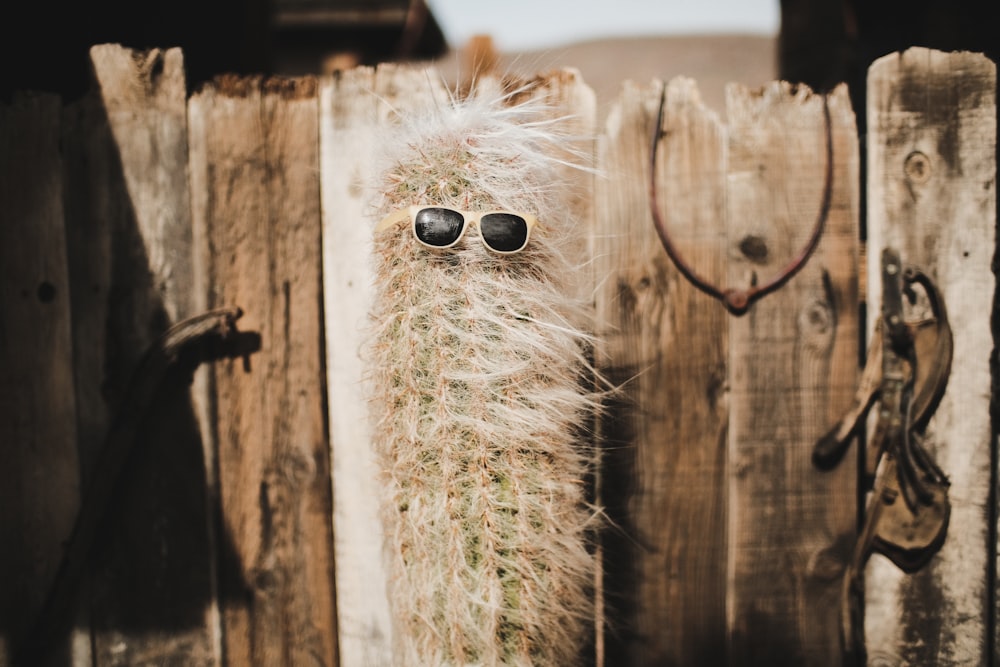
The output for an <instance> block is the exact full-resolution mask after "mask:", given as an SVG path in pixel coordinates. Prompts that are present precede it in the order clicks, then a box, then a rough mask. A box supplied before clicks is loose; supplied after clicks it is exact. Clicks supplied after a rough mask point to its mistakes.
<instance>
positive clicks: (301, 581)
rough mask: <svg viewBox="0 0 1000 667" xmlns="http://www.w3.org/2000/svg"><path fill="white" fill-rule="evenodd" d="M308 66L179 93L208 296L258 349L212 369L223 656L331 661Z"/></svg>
mask: <svg viewBox="0 0 1000 667" xmlns="http://www.w3.org/2000/svg"><path fill="white" fill-rule="evenodd" d="M316 91H317V85H316V81H315V79H312V78H303V79H290V80H268V81H263V82H262V81H261V80H260V79H259V78H246V79H240V78H236V77H226V78H224V79H222V80H219V81H217V82H216V83H215V84H211V85H208V86H206V87H205V88H204V89H203V90H201V91H200V92H199V93H198V94H196V95H195V96H193V97H192V98H191V100H190V102H189V118H190V143H191V181H192V191H193V192H192V200H193V204H194V216H195V227H196V230H197V234H196V237H197V238H198V239H199V242H203V243H205V244H206V245H205V247H204V248H202V249H201V253H202V255H201V256H202V261H205V262H206V266H205V270H204V276H205V279H206V280H207V285H208V286H209V294H208V296H207V298H208V305H209V306H211V307H218V306H223V305H227V306H228V305H238V306H240V307H242V308H243V310H244V312H245V316H244V318H243V319H242V320H241V321H240V328H241V329H242V330H244V331H248V332H257V333H259V335H260V337H261V349H260V350H259V351H258V352H256V353H253V354H250V355H249V357H248V358H247V359H246V360H233V361H223V362H219V363H217V364H216V365H215V367H214V391H213V398H214V401H215V408H214V413H215V415H216V419H217V421H216V433H217V443H218V444H217V447H218V454H217V455H218V476H219V498H220V503H221V510H222V514H221V516H222V519H221V522H222V525H221V526H220V531H221V532H222V536H221V538H220V540H219V541H220V544H219V549H220V550H221V554H220V558H221V564H220V582H219V597H220V601H219V604H220V607H221V622H222V633H223V645H224V651H225V656H226V661H227V663H229V664H234V665H236V664H238V665H262V666H263V665H275V664H295V665H299V664H319V665H335V664H337V648H336V636H335V634H334V628H335V626H336V621H335V611H334V582H333V547H332V544H333V537H332V534H331V526H330V512H331V498H330V485H329V476H330V470H329V458H328V457H329V443H328V441H327V435H326V430H325V426H326V425H325V420H324V414H323V410H324V406H323V397H324V391H323V380H324V378H323V356H322V345H323V342H322V317H321V310H322V303H321V298H322V297H321V295H320V288H321V278H320V270H321V262H320V192H319V130H318V125H317V122H318V117H319V106H318V98H317V94H316Z"/></svg>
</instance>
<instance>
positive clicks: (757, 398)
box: [726, 82, 859, 665]
mask: <svg viewBox="0 0 1000 667" xmlns="http://www.w3.org/2000/svg"><path fill="white" fill-rule="evenodd" d="M727 110H728V120H729V142H728V151H729V163H728V167H727V179H728V188H727V195H726V197H727V218H728V237H727V241H726V259H727V264H728V273H727V276H726V278H727V280H728V282H729V284H730V285H732V286H734V287H746V286H747V285H749V284H750V281H751V276H752V274H753V273H754V272H756V274H757V277H758V281H759V282H761V283H763V282H764V281H767V280H770V278H771V277H772V276H773V275H774V274H775V272H777V271H778V270H779V269H780V268H782V267H783V266H784V265H786V264H787V263H788V262H789V261H790V260H791V259H792V257H794V256H795V255H796V254H797V253H798V252H799V251H800V249H801V248H802V247H803V246H804V245H805V243H806V240H807V239H808V238H809V235H810V234H811V232H812V228H813V226H814V224H815V221H816V218H817V214H818V212H819V210H820V202H821V197H822V191H823V180H824V173H825V169H826V159H825V136H824V135H825V132H824V124H823V111H822V97H821V96H819V95H813V94H812V93H811V92H810V91H808V89H805V88H792V87H791V86H789V85H788V84H783V83H780V82H775V83H771V84H767V85H766V86H764V87H763V88H761V89H759V90H748V89H746V88H744V87H742V86H736V85H733V86H730V88H729V89H728V105H727ZM830 112H831V118H832V123H833V128H834V147H833V151H834V184H833V193H832V194H833V198H832V205H831V209H830V214H829V218H828V220H827V222H826V229H825V231H824V234H823V237H822V239H821V242H820V245H819V246H818V248H817V249H816V252H815V253H814V254H813V256H812V257H811V258H810V259H809V262H808V264H807V265H806V266H805V268H804V269H803V270H802V271H801V272H800V273H798V274H797V275H796V276H795V277H794V278H793V279H792V280H791V281H790V282H789V283H788V284H786V285H785V286H784V287H782V288H781V289H780V290H779V291H777V292H775V293H773V294H771V295H769V296H766V297H765V298H763V299H762V300H761V301H758V302H757V304H756V305H755V306H753V308H752V309H751V310H750V312H749V313H748V314H746V315H745V316H744V317H742V318H736V319H732V320H730V333H729V341H730V347H729V391H730V393H729V400H730V410H731V411H730V422H729V424H730V427H729V439H728V441H729V455H728V456H729V480H730V488H729V498H728V503H729V527H730V528H729V544H728V546H729V591H728V596H729V597H728V617H729V621H728V625H729V632H730V635H731V641H732V645H731V647H730V650H731V653H730V659H731V663H732V664H803V665H806V664H807V665H840V664H841V657H840V655H841V654H840V641H839V636H838V628H839V625H838V620H839V616H838V613H839V598H840V595H839V592H840V581H841V575H842V573H843V569H844V567H845V564H846V562H847V560H848V558H849V554H850V549H851V546H852V544H853V539H854V533H855V517H856V499H855V498H856V497H855V479H856V467H855V466H854V465H852V461H853V458H852V457H851V456H848V457H847V458H846V459H845V461H844V462H843V463H841V465H840V466H838V467H837V468H836V469H835V470H833V471H830V472H821V471H819V470H817V469H815V468H814V467H813V465H812V462H811V454H812V447H813V443H814V442H815V441H816V439H817V438H819V437H820V436H821V435H822V434H823V433H824V432H826V430H827V429H828V427H829V426H830V424H831V423H833V422H834V421H835V420H836V419H838V418H839V417H840V414H841V412H842V411H843V410H845V409H846V408H847V407H848V405H849V404H850V402H851V398H852V396H853V394H854V390H855V381H856V378H857V368H858V364H857V359H858V351H857V339H858V333H857V329H858V312H857V299H858V282H857V275H858V272H857V256H858V251H857V244H858V210H859V209H858V207H859V196H858V186H857V178H858V152H857V139H856V130H855V124H854V115H853V112H852V111H851V107H850V102H849V100H848V97H847V90H846V88H845V87H839V88H837V89H836V90H835V91H834V93H833V94H832V95H831V97H830ZM751 240H752V241H753V242H751ZM748 248H749V249H751V250H753V249H755V251H751V252H746V251H745V249H748ZM763 250H766V253H765V252H762V251H763Z"/></svg>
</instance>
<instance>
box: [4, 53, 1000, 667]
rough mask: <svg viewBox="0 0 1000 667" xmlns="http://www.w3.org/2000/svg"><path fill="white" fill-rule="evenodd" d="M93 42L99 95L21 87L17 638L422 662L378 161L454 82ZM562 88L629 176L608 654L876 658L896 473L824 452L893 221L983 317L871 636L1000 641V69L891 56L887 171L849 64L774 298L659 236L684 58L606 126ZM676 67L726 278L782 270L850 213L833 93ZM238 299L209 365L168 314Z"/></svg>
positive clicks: (8, 611)
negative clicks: (948, 511) (704, 77)
mask: <svg viewBox="0 0 1000 667" xmlns="http://www.w3.org/2000/svg"><path fill="white" fill-rule="evenodd" d="M91 57H92V62H93V70H94V73H95V87H94V91H93V94H92V95H90V96H88V97H87V98H85V99H83V100H80V101H78V102H74V103H72V104H69V105H63V103H62V102H61V101H60V100H59V99H57V98H54V97H50V96H46V95H33V94H27V93H26V94H24V95H20V96H17V97H15V99H14V100H12V101H11V102H9V103H4V104H0V270H2V274H3V283H2V291H0V318H2V320H0V369H2V373H0V545H2V547H0V591H2V595H0V665H5V664H13V656H14V654H15V652H16V651H17V650H18V647H21V646H36V647H38V646H40V647H42V649H43V650H41V651H40V652H36V653H35V654H34V657H33V658H32V663H31V664H74V665H100V666H104V665H137V664H160V665H162V664H177V665H181V664H183V665H222V664H225V665H269V666H270V665H278V664H287V665H312V664H316V665H336V664H340V665H344V666H345V667H355V666H363V665H388V664H390V658H389V656H390V652H389V645H390V636H391V629H390V627H389V608H388V601H387V600H386V596H385V588H384V585H385V573H384V571H383V569H382V561H381V553H380V548H381V534H380V527H379V521H378V517H377V513H376V500H375V491H374V488H375V482H374V464H373V461H372V458H371V453H370V450H369V444H368V424H367V420H366V418H365V404H364V400H363V393H362V391H361V389H360V387H361V382H362V374H363V368H362V363H361V360H360V357H359V355H358V351H359V347H360V345H361V342H362V335H363V329H364V321H365V318H366V316H367V312H368V304H369V300H370V293H371V292H370V289H371V288H370V282H371V278H370V275H369V273H368V271H369V267H368V264H367V255H368V248H369V231H368V230H369V229H370V225H369V224H368V223H367V221H366V219H365V216H364V211H365V209H364V204H365V193H364V191H363V189H362V188H361V187H360V178H361V175H362V174H364V173H365V171H366V169H368V168H369V166H370V165H369V161H368V160H369V155H368V152H367V151H366V147H367V146H369V145H370V143H371V141H372V140H373V138H374V135H375V134H376V133H378V132H379V128H380V125H381V124H382V123H384V122H385V119H386V116H387V110H388V108H389V107H390V106H391V107H396V108H406V107H407V105H409V104H419V103H421V101H422V100H425V99H426V98H427V96H429V95H432V94H433V92H432V90H431V88H432V86H430V85H429V83H430V81H431V80H432V77H428V76H427V75H426V74H425V73H423V72H420V71H417V70H413V69H406V68H398V67H390V66H384V67H381V68H379V69H378V70H377V71H376V70H371V69H365V68H361V69H357V70H352V71H348V72H344V73H341V74H339V75H337V76H334V77H329V78H322V79H314V78H303V79H292V80H270V79H268V80H262V79H260V78H222V79H219V80H217V81H216V82H215V83H214V84H213V85H209V86H206V87H205V88H203V89H202V90H200V91H199V92H197V93H195V94H194V95H192V96H190V97H188V96H187V93H186V89H185V80H184V68H183V61H182V55H181V53H180V52H179V51H178V50H176V49H172V50H166V51H158V50H154V51H151V52H148V53H139V52H131V51H128V50H126V49H122V48H120V47H117V46H110V45H109V46H98V47H95V48H94V49H93V50H92V53H91ZM624 74H626V75H627V73H624ZM539 86H540V87H541V88H542V89H544V90H545V91H546V94H547V95H548V97H549V98H550V99H552V100H554V101H555V103H556V105H557V106H558V107H559V108H560V109H561V110H563V111H566V112H569V113H572V114H574V115H575V116H576V117H577V119H578V124H579V129H580V130H581V132H584V133H586V134H588V135H590V136H593V137H594V141H593V152H594V155H595V156H596V163H597V166H598V167H599V171H600V174H599V175H598V176H595V177H593V178H591V177H587V178H588V179H589V180H588V182H586V183H583V185H584V186H585V190H584V191H585V192H586V193H587V196H586V197H583V198H582V199H581V200H580V201H578V202H577V203H576V204H575V205H576V206H578V207H579V211H580V215H581V218H582V219H584V220H586V221H588V224H589V225H590V227H589V228H590V229H591V230H592V231H591V234H590V239H591V241H590V244H589V247H590V251H591V253H592V261H591V262H590V265H591V266H592V267H593V285H594V295H595V305H596V318H595V324H594V331H595V333H596V334H597V336H598V338H597V340H598V350H597V359H598V365H599V367H600V369H601V370H602V372H603V373H604V374H605V375H606V376H607V377H609V378H610V379H612V380H613V381H615V382H617V383H620V384H621V386H622V388H623V390H622V391H621V392H620V394H619V395H618V396H616V398H615V399H614V401H613V405H610V406H609V410H608V412H607V416H606V417H605V418H604V419H603V420H602V421H601V422H600V424H598V429H597V430H598V433H599V435H600V441H599V442H600V445H601V447H602V452H603V460H602V465H601V466H600V470H599V485H598V487H599V493H600V502H601V503H602V504H603V505H604V507H605V508H606V511H607V514H608V516H609V517H610V519H611V520H612V522H611V523H612V527H611V528H610V529H609V530H607V531H606V533H605V535H604V536H603V540H602V542H601V547H600V549H601V557H602V561H603V563H604V568H603V572H602V575H601V577H600V578H599V581H598V582H597V583H598V586H597V589H598V591H599V593H600V594H601V598H602V600H603V602H604V604H603V605H601V606H600V608H601V609H602V613H601V615H600V616H599V620H596V619H595V637H596V641H595V642H594V644H595V647H596V651H595V654H594V655H593V656H592V661H593V663H594V664H597V665H602V664H603V665H609V666H614V665H636V666H638V665H643V666H646V665H709V664H711V665H722V664H729V665H779V664H802V665H839V664H842V662H843V654H842V651H841V645H840V639H839V631H840V590H841V578H842V576H843V573H844V569H845V567H846V564H847V562H848V561H849V559H850V557H851V551H852V548H853V545H854V542H855V538H856V534H857V530H858V526H859V517H860V514H861V511H862V508H863V503H864V485H863V484H862V482H863V481H864V480H863V476H862V474H861V472H860V471H859V461H860V457H857V458H856V457H854V456H853V454H849V455H848V461H847V463H845V464H843V465H841V466H839V467H838V468H836V469H834V470H833V471H829V472H823V471H819V470H817V469H816V468H814V466H813V465H812V463H811V460H810V456H811V451H812V445H813V443H814V442H815V441H816V439H817V438H818V437H819V436H820V435H822V434H823V433H824V432H825V431H826V430H827V428H828V427H829V426H830V425H831V424H832V423H833V422H834V421H835V420H836V419H837V418H838V417H839V416H840V414H841V413H842V412H843V411H844V410H845V409H846V408H847V407H848V406H849V404H850V403H851V400H852V397H853V395H854V392H855V386H856V383H857V381H858V378H859V360H860V358H861V356H862V354H863V349H864V347H865V343H864V341H865V338H866V334H867V333H868V332H869V331H870V329H871V327H872V323H873V321H874V319H875V318H874V316H873V315H872V313H877V312H878V310H877V309H878V304H879V302H880V296H879V295H880V294H881V291H880V290H881V288H880V284H879V272H878V264H877V262H878V257H879V254H880V251H881V249H882V247H884V246H886V245H893V246H894V247H896V248H898V249H900V251H901V252H902V254H903V256H904V258H905V259H906V260H907V261H909V262H912V263H916V264H919V265H921V266H922V267H923V268H924V269H926V270H927V271H928V272H929V273H931V274H932V275H933V277H934V278H935V279H936V280H937V281H938V282H939V284H940V285H941V286H942V288H943V291H944V293H945V298H946V302H947V305H948V310H949V314H950V317H951V321H952V326H953V329H954V332H955V357H954V363H953V369H952V375H951V380H950V383H949V386H948V391H947V393H946V394H945V397H944V400H943V401H942V403H941V405H940V407H939V408H938V410H937V413H936V416H935V418H934V420H933V421H932V422H931V426H930V428H929V437H928V447H929V448H930V449H931V451H932V452H933V453H934V455H935V457H936V458H937V460H938V461H939V462H940V463H941V465H942V467H943V468H944V469H945V471H946V472H947V473H948V474H949V475H950V478H951V483H952V485H951V490H950V493H951V499H952V516H951V524H950V528H949V534H948V538H947V541H946V542H945V544H944V546H943V548H942V549H941V551H940V552H939V553H938V554H937V555H936V556H935V557H934V559H933V560H932V561H931V562H930V564H929V565H928V566H927V567H925V568H924V569H922V570H921V571H919V572H918V573H916V574H912V575H906V574H903V573H901V572H900V571H899V570H898V569H896V568H895V567H894V566H893V565H891V564H890V563H889V562H888V561H887V560H884V559H883V558H882V557H881V556H874V557H873V558H872V559H871V561H870V562H869V565H868V568H867V571H866V593H865V595H866V597H865V622H864V629H865V635H866V645H867V651H868V663H869V664H871V665H925V664H936V665H986V664H1000V647H998V645H997V641H996V637H997V618H998V616H1000V609H998V606H997V605H998V595H997V592H998V590H997V581H996V570H997V548H996V547H997V509H998V508H997V496H996V489H997V473H996V470H997V452H996V440H995V433H994V430H995V429H994V428H993V425H992V421H991V406H992V401H991V397H992V395H993V392H992V385H993V383H994V382H995V378H996V377H997V363H996V357H995V352H994V343H993V331H994V329H995V328H996V325H995V319H996V318H995V316H994V315H993V311H994V294H995V277H994V274H993V272H992V261H993V256H994V252H995V248H996V242H995V241H996V231H995V230H996V223H997V216H996V183H995V174H996V101H995V100H996V95H995V92H996V74H995V67H994V65H993V64H992V63H991V62H990V61H988V60H986V59H985V58H982V57H981V56H977V55H974V54H967V53H957V54H944V53H939V52H934V51H929V50H926V49H911V50H908V51H906V52H905V53H902V54H893V55H890V56H886V57H885V58H883V59H881V60H879V61H878V62H876V63H875V65H874V66H873V67H872V69H871V71H870V75H869V89H868V109H867V111H866V113H867V127H868V136H867V137H866V141H865V142H864V143H865V145H866V146H867V162H866V169H865V176H864V184H862V180H861V178H862V177H861V175H860V172H861V171H862V162H861V155H860V152H859V141H858V137H857V132H856V128H855V118H854V112H853V111H852V110H851V108H850V104H849V101H848V97H847V91H846V89H845V88H844V87H841V88H838V89H837V90H836V91H834V92H833V93H832V95H831V96H830V97H829V110H830V117H831V127H832V140H833V156H834V162H833V187H832V193H831V194H832V197H831V205H830V211H829V216H828V219H827V221H826V227H825V230H824V232H823V236H822V238H821V240H820V243H819V246H818V248H817V250H816V252H815V253H814V254H813V256H812V257H811V258H810V259H809V261H808V263H807V265H806V266H805V268H804V269H803V270H802V271H801V272H800V273H799V274H797V275H796V276H795V277H794V279H793V280H791V281H790V282H789V283H788V284H786V285H785V286H784V287H782V288H781V289H780V290H779V291H777V292H776V293H774V294H772V295H769V296H767V297H765V298H764V299H762V300H760V301H759V302H757V303H756V304H755V305H754V306H753V307H752V308H751V310H750V311H749V313H748V314H746V315H745V316H742V317H733V316H731V315H729V314H727V313H726V311H725V310H724V309H723V308H722V307H721V306H720V305H719V303H717V302H715V301H713V300H711V299H710V298H708V297H707V296H706V295H705V294H703V293H702V292H700V291H698V290H697V289H695V288H694V287H693V286H692V285H691V284H690V283H689V282H687V281H686V280H685V279H684V277H683V276H682V275H681V274H680V273H679V272H678V271H677V269H676V268H675V266H674V265H673V264H672V263H671V261H670V260H669V259H668V257H667V255H666V254H665V253H664V251H663V249H662V247H661V246H660V243H659V240H658V238H657V236H656V233H655V231H654V228H653V224H652V219H651V214H650V209H649V202H648V197H647V183H648V179H649V137H650V136H651V133H652V131H653V124H654V123H655V121H656V113H657V105H658V103H659V99H660V94H661V89H662V87H661V84H660V83H658V82H652V83H649V84H635V83H631V82H626V83H625V84H624V85H623V87H622V89H621V94H620V96H619V99H618V100H617V102H616V104H615V106H614V108H613V110H612V112H611V113H610V116H609V118H608V120H607V123H606V125H605V127H603V128H598V127H597V126H596V121H595V111H594V110H595V102H594V96H593V93H592V92H591V91H590V89H589V88H587V86H586V85H585V83H584V82H582V81H581V80H580V79H579V77H577V76H576V75H574V74H573V73H572V72H560V73H556V74H553V75H549V76H547V77H545V78H543V79H541V80H540V81H539ZM665 99H666V104H665V114H664V120H663V137H662V139H661V144H660V149H659V160H658V168H657V174H658V176H657V188H658V193H659V201H660V203H661V205H662V213H663V216H664V220H665V222H666V223H667V225H668V226H669V228H670V230H671V232H672V234H673V235H674V237H675V240H676V242H677V244H678V245H679V246H680V248H682V249H683V253H684V256H685V257H686V258H687V260H688V261H689V262H690V263H691V264H692V265H694V266H696V267H697V271H698V273H700V274H701V275H703V276H705V277H707V278H708V279H710V280H712V281H714V282H716V283H717V284H723V285H732V286H745V285H748V284H750V282H751V281H752V280H753V279H754V277H756V278H757V279H759V280H765V279H766V278H767V277H769V276H771V275H773V274H774V273H775V272H776V271H777V270H778V269H780V268H781V267H782V266H783V265H784V264H786V263H787V262H788V260H789V259H790V258H791V257H792V256H794V255H795V253H796V252H798V250H799V249H800V248H801V247H803V246H804V245H805V243H806V240H807V239H808V238H809V235H810V233H811V226H812V224H813V223H814V222H815V220H816V216H817V213H818V210H819V205H820V204H819V203H820V201H821V198H822V193H823V182H824V170H825V168H826V164H825V159H824V145H825V144H824V141H825V134H824V123H823V111H822V109H823V99H822V97H820V96H817V95H814V94H812V93H811V92H810V91H808V90H805V89H803V88H796V87H794V86H790V85H788V84H784V83H771V84H767V85H765V86H763V87H762V88H761V89H759V90H748V89H745V88H742V87H736V86H734V87H731V88H730V89H729V91H728V104H727V118H726V120H725V121H723V120H722V119H721V118H720V116H719V115H718V114H717V113H715V112H714V111H712V110H709V109H706V108H705V107H704V106H703V105H702V104H701V102H700V100H699V96H698V91H697V87H696V85H695V84H694V82H692V81H690V80H685V79H677V80H674V81H671V82H669V83H668V84H666V98H665ZM865 195H867V196H865ZM865 202H867V204H865ZM863 214H864V216H863ZM862 217H864V218H865V219H866V220H867V225H866V228H865V232H864V233H863V232H862V229H861V225H860V221H861V219H862ZM865 233H866V240H865V239H863V238H862V237H863V236H864V234H865ZM866 276H867V279H866ZM865 304H868V306H867V312H868V313H869V314H868V317H867V321H866V319H865V316H864V313H865V308H864V305H865ZM232 307H239V308H241V309H242V312H243V316H242V318H241V319H239V320H238V322H237V324H238V328H239V331H240V332H241V333H235V332H233V331H231V330H227V329H226V326H227V325H228V324H230V323H231V317H230V318H229V319H227V318H226V317H225V315H224V314H220V313H225V312H229V313H230V315H231V314H232V313H231V311H223V310H222V309H226V308H232ZM206 311H212V312H214V313H216V314H215V315H213V316H212V317H210V318H209V319H207V320H205V323H204V327H206V328H208V329H211V328H212V327H217V328H218V329H219V331H218V335H217V336H216V337H215V338H214V339H212V342H213V344H212V345H211V346H210V347H209V348H206V349H200V351H199V352H198V353H197V354H196V358H195V359H194V361H193V362H192V360H191V359H190V358H188V357H186V356H185V354H188V353H189V351H187V350H186V348H183V345H181V343H183V342H184V341H185V340H186V339H184V338H183V336H184V332H174V334H173V336H174V337H173V338H170V339H168V342H167V343H164V342H163V340H162V339H160V342H159V343H155V341H157V340H158V339H159V337H160V336H161V334H163V332H164V331H166V330H167V329H168V328H169V327H170V326H171V325H172V324H174V323H177V322H180V321H182V320H185V319H186V318H190V317H192V316H195V315H198V314H200V313H204V312H206ZM151 346H153V347H152V351H151V352H150V351H149V350H150V349H151ZM171 346H173V347H171ZM206 358H207V359H210V360H213V363H211V364H208V365H203V366H201V367H200V368H199V369H198V370H197V371H194V370H193V369H194V367H195V366H196V365H197V361H198V360H202V359H206ZM168 362H173V363H168ZM137 369H138V370H137ZM192 373H193V376H192ZM851 451H852V452H855V451H857V447H853V448H852V450H851ZM78 514H79V515H81V516H86V517H89V519H88V521H84V522H83V524H82V525H77V528H76V532H75V533H74V524H75V523H77V516H78ZM88 544H89V545H92V546H90V547H89V548H84V547H86V546H87V545H88ZM80 545H84V547H81V546H80ZM61 564H62V565H61ZM67 564H68V565H67ZM51 591H55V593H54V595H55V596H56V597H55V600H56V603H55V604H53V603H52V602H51V595H53V593H51ZM47 597H48V598H50V602H49V603H48V604H47V603H46V599H47ZM38 619H42V621H41V622H42V625H41V626H39V620H38ZM39 627H42V628H43V630H42V631H41V632H39V631H38V628H39ZM42 654H44V659H43V658H42V657H39V656H40V655H42Z"/></svg>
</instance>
